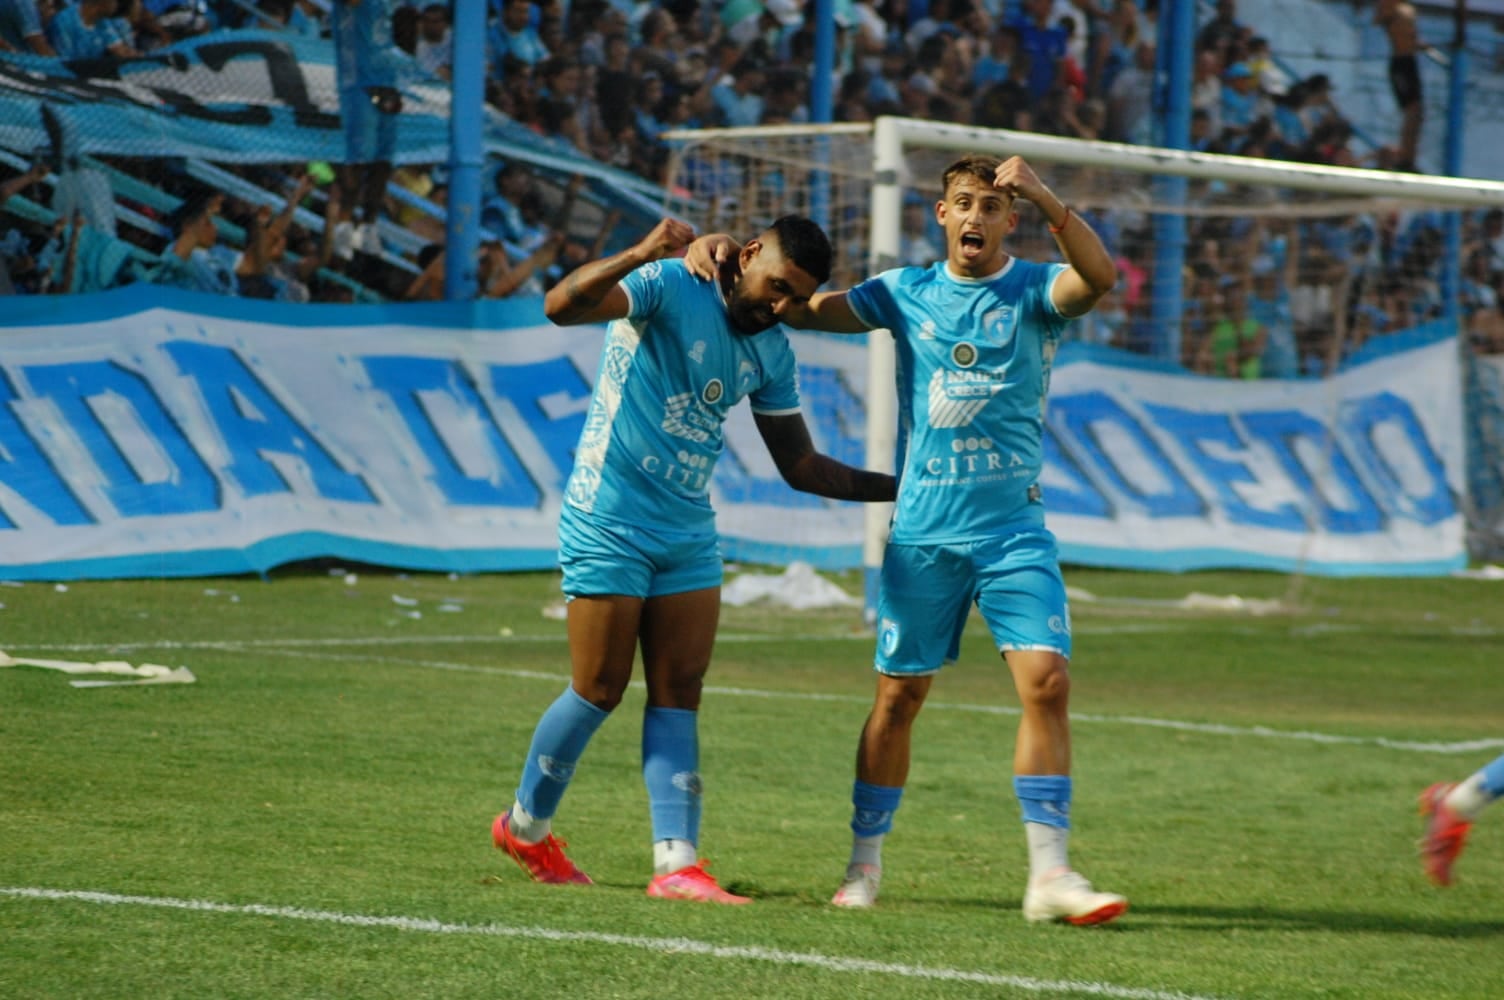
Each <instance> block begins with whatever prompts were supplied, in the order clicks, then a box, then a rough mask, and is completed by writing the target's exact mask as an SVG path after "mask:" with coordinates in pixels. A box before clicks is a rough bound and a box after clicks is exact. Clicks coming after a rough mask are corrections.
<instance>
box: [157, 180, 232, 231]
mask: <svg viewBox="0 0 1504 1000" xmlns="http://www.w3.org/2000/svg"><path fill="white" fill-rule="evenodd" d="M219 197H220V193H219V192H218V191H211V190H208V189H203V190H199V191H195V192H194V193H193V194H191V195H189V196H188V197H187V198H186V199H184V200H183V203H182V204H181V205H179V206H178V207H177V208H176V209H174V210H173V212H172V214H171V215H169V216H168V217H167V227H168V229H170V230H171V231H172V234H173V235H174V236H181V235H182V234H183V230H185V229H187V228H188V227H189V226H190V225H192V224H193V223H195V222H197V221H199V220H200V219H202V218H203V217H204V216H206V215H208V214H209V213H210V211H211V210H212V209H213V207H214V203H215V201H216V200H217V199H218V198H219Z"/></svg>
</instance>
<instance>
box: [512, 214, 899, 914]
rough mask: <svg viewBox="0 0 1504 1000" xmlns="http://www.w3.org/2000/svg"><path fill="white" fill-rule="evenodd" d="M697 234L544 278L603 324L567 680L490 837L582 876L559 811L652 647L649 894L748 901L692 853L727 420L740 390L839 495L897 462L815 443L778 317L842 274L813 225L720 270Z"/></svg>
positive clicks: (578, 310) (788, 455) (670, 233)
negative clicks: (819, 448) (715, 506)
mask: <svg viewBox="0 0 1504 1000" xmlns="http://www.w3.org/2000/svg"><path fill="white" fill-rule="evenodd" d="M693 238H694V231H693V229H691V228H690V227H689V226H688V225H687V224H685V223H683V222H680V221H677V220H673V219H665V220H663V221H661V222H659V223H658V225H657V226H656V227H655V228H654V229H653V231H652V232H651V233H649V234H648V235H647V236H646V237H644V238H643V239H642V240H641V241H640V242H638V243H637V244H636V245H635V246H633V247H631V248H630V249H628V250H625V251H623V252H621V253H619V254H616V255H614V256H611V257H606V258H604V259H601V260H598V261H594V262H592V263H589V264H586V265H584V266H582V267H580V268H579V269H577V270H575V271H573V272H571V273H570V275H569V276H568V277H567V278H565V279H564V281H562V282H560V283H559V284H558V285H555V286H554V287H553V288H552V289H550V290H549V293H548V295H547V297H546V298H545V300H544V308H545V310H546V311H547V314H548V317H549V318H550V319H551V320H553V321H554V322H555V323H559V324H576V323H607V322H609V323H610V326H609V328H608V330H607V333H606V340H605V345H604V348H603V350H602V354H601V366H600V374H599V376H598V378H597V380H596V385H595V391H594V394H593V396H592V398H591V401H590V409H589V411H588V413H587V415H586V418H585V426H584V428H583V429H582V431H581V433H580V440H579V445H578V447H577V448H576V452H575V464H574V470H573V472H572V473H571V474H570V477H569V482H568V485H567V487H566V489H565V496H564V502H563V505H562V512H561V514H560V518H559V562H560V564H561V566H562V568H563V570H564V593H565V595H566V596H567V597H568V599H569V602H568V632H569V652H570V660H571V680H570V684H569V687H568V689H567V690H565V692H564V693H563V694H562V695H560V696H559V698H558V699H557V700H555V701H554V703H553V704H552V705H551V706H550V707H549V708H548V709H547V710H546V711H545V712H544V713H543V717H542V719H540V720H539V722H538V725H537V728H536V729H535V730H534V732H533V739H532V745H531V746H530V747H529V748H528V754H527V759H526V761H525V762H524V765H523V769H522V780H521V782H520V783H519V785H518V788H517V795H516V800H515V802H514V803H513V805H512V807H511V809H510V810H509V811H507V812H505V813H503V814H501V815H500V816H497V817H496V820H495V822H494V823H493V824H492V828H491V829H492V836H493V839H494V840H495V842H496V845H497V846H498V847H501V848H502V849H503V850H505V851H506V852H507V853H508V854H509V855H511V857H512V858H513V859H514V860H516V861H517V863H518V864H519V865H521V866H522V867H523V869H524V870H525V871H527V872H528V874H529V875H530V876H531V877H532V878H533V879H535V880H536V881H539V882H553V883H568V882H575V883H589V882H590V879H589V877H588V876H586V875H585V873H584V872H582V871H580V870H579V868H577V867H576V866H575V865H574V863H573V862H572V861H570V860H569V858H568V857H566V856H565V854H564V850H563V848H564V846H565V845H564V842H563V841H561V840H559V839H558V838H556V837H555V836H553V833H552V822H551V820H552V818H553V816H554V814H555V812H556V810H557V809H558V806H559V802H560V799H561V798H562V797H563V795H564V791H565V789H566V788H567V787H568V785H569V782H570V778H571V777H572V776H573V774H574V771H575V767H576V765H577V763H578V762H579V760H580V757H581V755H582V754H583V753H584V750H585V747H586V744H587V743H589V741H590V738H591V736H592V735H593V734H594V733H595V731H596V729H597V728H599V727H600V725H601V724H602V723H603V722H604V721H605V719H606V717H607V716H608V715H609V714H610V713H611V711H612V710H613V709H614V708H616V706H617V705H618V704H619V703H620V702H621V698H622V695H623V693H624V692H625V691H626V687H627V683H628V681H630V680H631V676H632V662H633V657H634V655H635V653H636V651H637V650H638V649H639V648H641V650H642V662H643V673H644V677H645V680H646V684H647V709H646V711H645V713H644V715H643V723H642V775H643V782H644V783H645V784H646V786H647V791H648V800H649V805H650V808H651V814H652V826H653V871H654V875H653V878H652V880H651V881H650V882H649V884H648V890H647V892H648V895H649V896H652V897H655V898H661V899H689V900H702V901H709V902H717V903H732V904H738V903H746V902H748V899H747V897H745V896H738V895H735V894H733V893H730V892H727V891H726V890H724V889H722V888H721V887H720V886H719V885H718V884H717V883H716V880H715V878H714V877H712V876H711V875H710V874H709V873H708V872H707V871H706V869H705V863H704V862H703V861H702V860H701V859H700V857H699V850H698V841H699V828H700V811H701V782H700V773H699V735H698V724H697V718H698V716H697V710H698V708H699V705H700V691H701V686H702V684H703V681H704V676H705V671H706V669H707V667H708V666H709V663H710V654H711V647H712V646H713V644H714V642H715V632H716V623H717V620H718V618H719V615H720V606H721V557H720V552H719V549H718V543H717V536H716V527H715V514H714V512H713V510H712V509H711V506H710V497H709V490H710V477H711V471H712V469H713V468H714V467H715V462H716V459H717V458H718V457H719V456H720V454H721V451H722V447H723V439H722V428H721V425H722V422H723V421H724V420H725V419H726V417H727V415H728V414H729V412H730V411H731V408H732V407H733V406H734V405H736V404H737V403H738V402H739V401H741V400H742V399H743V398H746V399H747V400H749V402H750V405H751V407H752V414H753V418H754V421H755V422H756V424H757V429H758V431H759V433H760V434H761V435H762V438H763V441H764V442H765V443H766V445H767V447H768V451H769V452H770V453H771V454H772V457H773V461H774V464H775V465H776V466H777V467H778V471H779V473H780V474H781V475H782V476H783V478H784V480H785V481H786V482H788V484H789V485H790V486H792V487H793V488H795V489H797V490H803V491H806V492H809V493H815V494H818V495H820V496H824V497H831V498H833V499H838V500H891V499H893V497H894V494H895V491H896V484H895V481H894V477H892V476H889V475H885V474H882V473H876V472H867V471H864V470H862V469H855V468H852V467H850V466H847V465H843V464H841V463H840V462H837V461H835V460H834V459H832V458H830V457H828V456H826V455H822V454H820V453H818V452H816V451H815V448H814V445H813V443H812V442H811V440H810V434H809V429H808V427H807V426H806V425H805V422H804V418H803V416H802V415H801V414H800V411H799V389H798V380H797V376H796V371H795V362H794V354H793V351H792V350H791V348H790V347H789V342H788V338H787V337H786V335H785V334H784V332H783V330H782V329H781V328H780V327H779V326H778V323H779V321H780V320H781V319H782V318H783V317H784V316H785V315H787V313H788V312H789V311H790V310H792V309H797V308H802V307H804V306H805V305H807V304H808V302H809V297H810V296H811V295H813V294H814V292H815V290H816V289H817V288H818V287H819V286H820V284H822V283H823V282H824V281H825V280H827V279H828V278H829V276H830V261H831V249H830V242H829V240H828V239H827V238H826V236H825V233H824V232H823V231H822V230H821V229H820V227H819V226H818V225H816V224H815V223H814V222H812V221H810V220H809V219H805V218H802V217H798V216H785V217H783V218H781V219H779V220H778V221H776V222H774V223H773V225H772V227H771V228H769V229H768V230H767V231H766V232H764V233H763V234H762V235H760V236H759V237H757V238H756V239H753V240H751V241H749V242H748V243H747V245H746V246H745V247H744V248H742V249H741V252H740V254H739V264H740V267H739V269H738V271H737V273H736V274H735V275H728V276H727V278H726V280H725V281H724V282H707V281H702V280H700V279H698V278H695V277H693V276H691V275H690V274H689V273H688V271H687V270H686V269H685V267H684V262H683V261H682V260H677V259H668V258H670V257H671V255H673V254H676V253H679V252H680V251H682V250H683V248H684V247H685V246H686V245H688V244H689V242H690V241H691V240H692V239H693Z"/></svg>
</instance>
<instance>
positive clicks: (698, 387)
mask: <svg viewBox="0 0 1504 1000" xmlns="http://www.w3.org/2000/svg"><path fill="white" fill-rule="evenodd" d="M621 288H622V289H623V290H624V291H625V292H626V293H627V297H628V299H629V300H630V305H629V306H628V309H627V316H626V318H625V319H619V320H616V321H615V322H613V323H612V324H611V325H610V327H609V329H608V330H607V333H606V342H605V345H604V347H603V349H602V351H601V366H600V373H599V375H598V376H597V378H596V384H595V393H594V395H593V396H592V397H591V400H590V411H589V413H588V414H587V415H586V417H585V426H584V428H583V430H582V431H581V433H580V441H579V445H578V447H577V449H576V452H575V463H574V471H573V472H572V473H571V474H570V477H569V484H568V486H567V488H566V490H565V497H564V499H565V502H566V503H568V504H569V505H570V506H571V507H573V508H574V509H575V510H577V511H580V512H582V513H584V514H587V515H591V516H592V517H597V516H598V517H604V518H609V519H613V520H617V521H623V522H629V523H631V524H634V525H638V526H642V527H647V528H669V529H674V530H675V531H684V532H692V531H696V530H710V531H713V530H714V527H715V514H714V512H713V511H712V510H711V507H710V497H709V489H710V474H711V471H712V470H713V469H714V468H715V463H716V459H718V458H719V457H720V455H721V451H722V448H723V446H724V440H723V437H722V433H721V425H722V423H723V422H724V421H725V419H726V416H727V414H729V413H730V412H731V408H732V407H733V406H735V405H736V404H737V402H739V401H740V400H741V399H742V398H743V397H750V399H751V406H752V411H753V412H754V413H761V414H766V415H773V416H779V415H786V414H790V413H797V412H798V411H799V383H798V372H797V368H796V366H795V360H794V352H793V349H792V348H791V347H790V346H789V342H788V337H787V336H786V335H785V334H784V331H783V328H782V327H779V326H774V327H772V328H770V329H768V330H764V331H763V332H761V333H758V334H753V335H750V336H749V335H747V334H743V333H739V332H738V331H737V330H736V328H735V327H733V326H732V325H731V320H730V317H729V315H728V313H727V310H726V301H725V299H724V297H723V296H722V294H721V290H720V286H719V284H718V283H716V282H712V281H702V280H700V279H699V278H696V277H694V276H693V275H691V274H690V273H689V271H688V270H686V269H685V267H684V262H683V261H682V260H664V261H655V262H653V263H651V264H646V265H644V266H642V267H640V268H638V269H637V270H635V271H633V272H632V273H631V274H629V275H627V276H626V277H625V278H624V279H622V281H621Z"/></svg>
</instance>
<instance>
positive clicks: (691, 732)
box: [642, 707, 701, 844]
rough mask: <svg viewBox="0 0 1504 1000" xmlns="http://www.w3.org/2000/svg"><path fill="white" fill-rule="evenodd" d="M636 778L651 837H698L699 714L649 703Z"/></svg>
mask: <svg viewBox="0 0 1504 1000" xmlns="http://www.w3.org/2000/svg"><path fill="white" fill-rule="evenodd" d="M642 783H643V784H644V785H646V786H647V789H648V806H649V809H650V810H651V812H652V817H653V841H654V842H655V843H656V842H658V841H661V840H687V841H689V842H690V843H691V844H699V842H700V798H701V795H700V793H701V785H700V726H699V713H698V712H692V711H690V710H689V709H685V708H654V707H649V708H648V709H647V711H645V712H644V713H643V716H642Z"/></svg>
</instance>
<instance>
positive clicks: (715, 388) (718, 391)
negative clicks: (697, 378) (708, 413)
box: [700, 378, 726, 406]
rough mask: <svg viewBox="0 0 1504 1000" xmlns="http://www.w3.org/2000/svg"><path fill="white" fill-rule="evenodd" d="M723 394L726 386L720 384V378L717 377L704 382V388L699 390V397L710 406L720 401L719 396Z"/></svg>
mask: <svg viewBox="0 0 1504 1000" xmlns="http://www.w3.org/2000/svg"><path fill="white" fill-rule="evenodd" d="M725 394H726V387H725V386H724V385H722V384H721V380H720V379H718V378H713V379H711V380H710V381H709V382H706V383H705V388H703V389H701V390H700V398H701V399H702V400H704V401H705V403H706V404H707V405H712V406H713V405H714V404H716V403H718V402H720V399H721V397H722V396H724V395H725Z"/></svg>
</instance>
